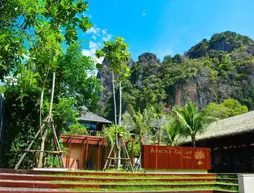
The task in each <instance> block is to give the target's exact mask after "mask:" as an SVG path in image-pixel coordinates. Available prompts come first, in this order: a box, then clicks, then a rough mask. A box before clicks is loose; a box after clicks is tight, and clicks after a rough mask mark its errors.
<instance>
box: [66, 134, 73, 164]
mask: <svg viewBox="0 0 254 193" xmlns="http://www.w3.org/2000/svg"><path fill="white" fill-rule="evenodd" d="M69 140H70V142H69V144H68V146H69V151H68V164H67V167H68V168H69V169H70V162H71V146H72V143H71V136H70V138H69Z"/></svg>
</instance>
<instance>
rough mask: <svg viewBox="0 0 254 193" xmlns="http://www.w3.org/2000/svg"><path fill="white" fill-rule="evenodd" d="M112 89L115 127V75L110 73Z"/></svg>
mask: <svg viewBox="0 0 254 193" xmlns="http://www.w3.org/2000/svg"><path fill="white" fill-rule="evenodd" d="M112 88H113V100H114V119H115V124H116V125H117V117H116V92H115V75H114V72H112Z"/></svg>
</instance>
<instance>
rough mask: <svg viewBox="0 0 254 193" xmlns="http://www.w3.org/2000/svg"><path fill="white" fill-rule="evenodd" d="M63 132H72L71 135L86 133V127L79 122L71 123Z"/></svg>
mask: <svg viewBox="0 0 254 193" xmlns="http://www.w3.org/2000/svg"><path fill="white" fill-rule="evenodd" d="M65 134H72V135H87V134H88V132H87V128H86V127H85V126H84V125H81V124H80V123H73V124H71V125H70V126H69V129H68V131H66V132H65Z"/></svg>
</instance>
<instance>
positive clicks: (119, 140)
mask: <svg viewBox="0 0 254 193" xmlns="http://www.w3.org/2000/svg"><path fill="white" fill-rule="evenodd" d="M121 138H122V137H118V151H117V156H118V157H117V158H118V160H117V169H120V167H121V146H122V144H121Z"/></svg>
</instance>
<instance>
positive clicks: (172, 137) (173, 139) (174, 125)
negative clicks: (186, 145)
mask: <svg viewBox="0 0 254 193" xmlns="http://www.w3.org/2000/svg"><path fill="white" fill-rule="evenodd" d="M163 131H165V132H164V135H163V142H164V143H166V144H167V145H170V146H177V142H178V139H179V137H180V136H181V135H183V134H184V132H183V131H182V130H181V124H180V122H179V121H178V120H176V119H175V118H171V119H169V122H168V123H166V124H164V125H163Z"/></svg>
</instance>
